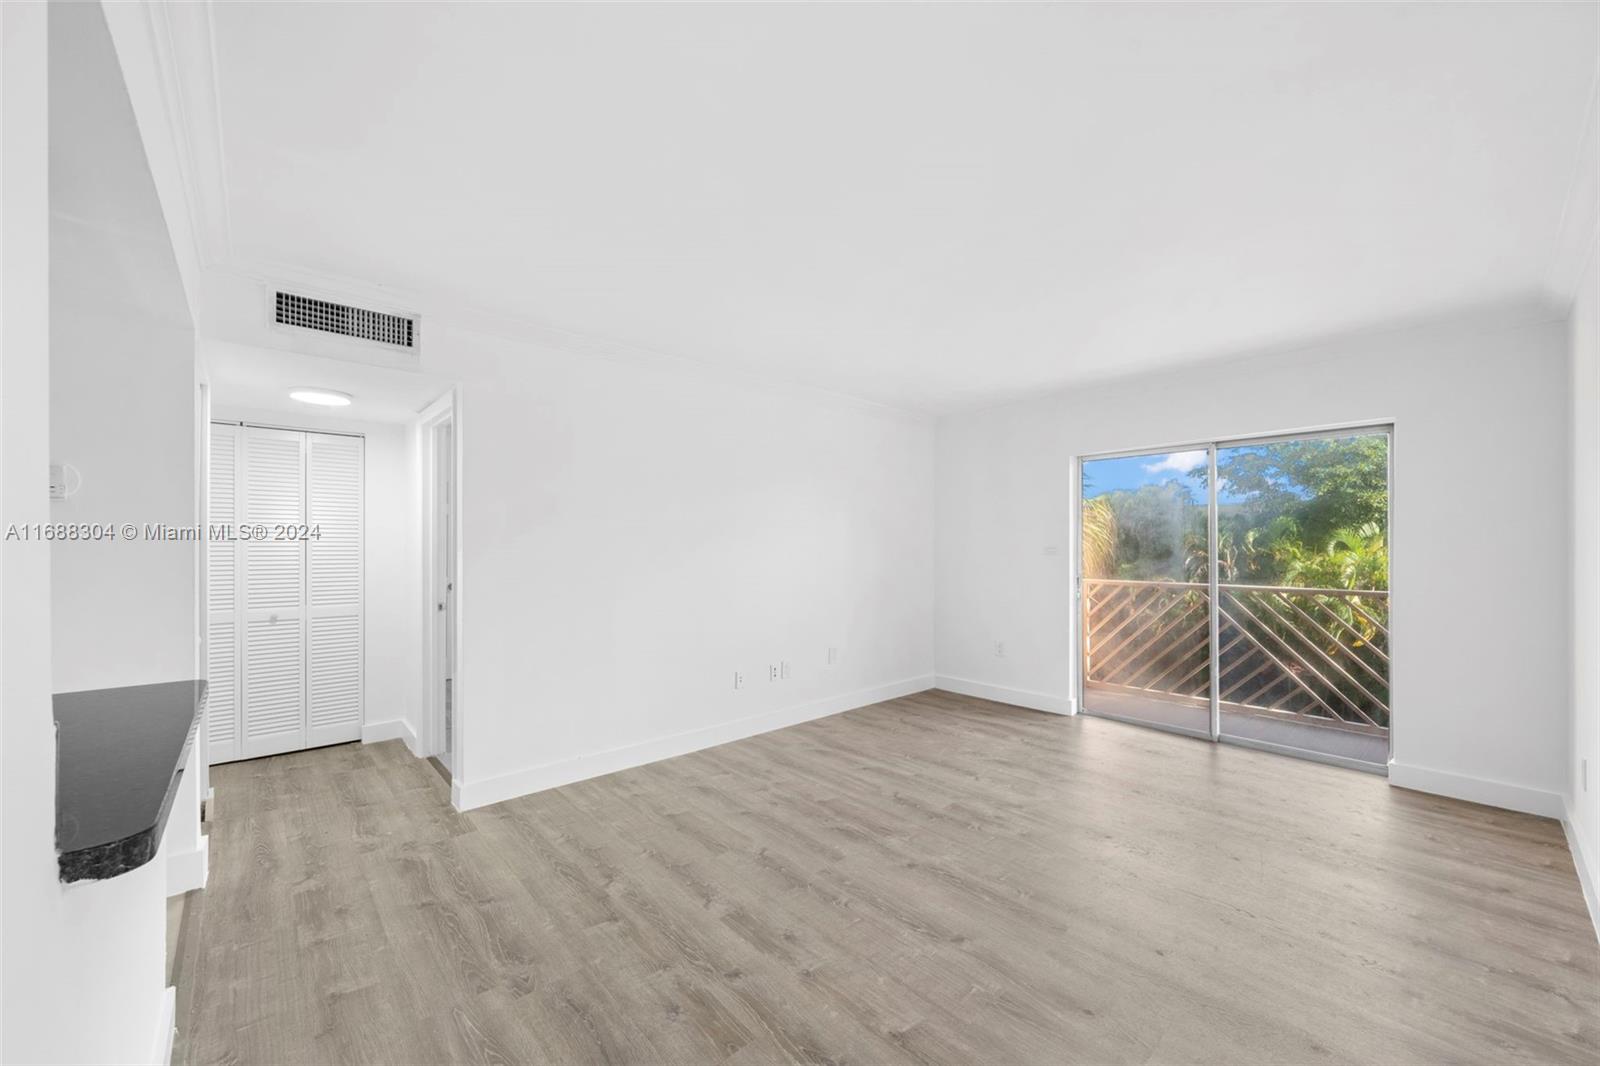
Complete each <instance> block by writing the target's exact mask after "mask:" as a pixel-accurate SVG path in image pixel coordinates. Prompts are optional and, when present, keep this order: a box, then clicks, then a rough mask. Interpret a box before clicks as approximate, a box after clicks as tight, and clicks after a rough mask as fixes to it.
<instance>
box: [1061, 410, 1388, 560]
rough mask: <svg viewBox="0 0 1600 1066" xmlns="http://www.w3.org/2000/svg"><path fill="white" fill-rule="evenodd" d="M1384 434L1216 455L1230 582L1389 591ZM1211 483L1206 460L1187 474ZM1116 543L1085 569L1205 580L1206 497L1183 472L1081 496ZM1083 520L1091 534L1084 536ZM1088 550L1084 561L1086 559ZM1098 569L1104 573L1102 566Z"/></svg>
mask: <svg viewBox="0 0 1600 1066" xmlns="http://www.w3.org/2000/svg"><path fill="white" fill-rule="evenodd" d="M1388 466H1389V455H1388V442H1387V440H1386V439H1385V438H1384V437H1382V436H1362V437H1343V438H1315V439H1310V440H1297V441H1283V442H1278V443H1273V444H1262V445H1248V446H1243V447H1238V448H1228V449H1224V450H1222V451H1221V452H1219V453H1218V457H1217V473H1218V476H1219V477H1221V478H1222V479H1223V484H1224V485H1225V493H1226V496H1227V497H1229V498H1231V499H1233V500H1235V501H1239V502H1233V503H1225V504H1223V505H1222V507H1221V508H1220V511H1219V514H1218V516H1217V549H1218V551H1217V564H1218V574H1217V577H1218V579H1219V580H1220V581H1223V582H1226V583H1241V584H1255V585H1293V586H1299V587H1304V588H1339V589H1387V588H1388V587H1389V550H1388V542H1387V536H1386V532H1385V531H1386V529H1387V526H1388V496H1389V469H1388ZM1189 476H1190V477H1192V478H1194V479H1196V480H1198V481H1200V482H1201V483H1202V485H1203V484H1204V481H1205V478H1206V470H1205V468H1204V467H1201V468H1199V469H1197V470H1195V471H1194V472H1193V473H1191V474H1190V475H1189ZM1091 504H1092V505H1094V506H1095V507H1097V508H1105V509H1107V510H1108V511H1109V514H1108V515H1106V516H1105V517H1104V518H1103V519H1102V520H1101V524H1102V526H1104V527H1105V528H1107V529H1109V530H1111V531H1112V535H1113V536H1114V542H1115V545H1116V550H1115V553H1114V558H1113V559H1112V560H1110V561H1107V560H1106V559H1105V558H1104V555H1103V554H1101V555H1099V556H1097V557H1096V566H1097V568H1098V570H1096V571H1090V570H1088V569H1087V568H1086V569H1085V574H1086V575H1087V576H1090V577H1103V576H1109V575H1111V574H1115V575H1116V576H1117V577H1122V578H1133V579H1181V580H1188V581H1205V580H1206V578H1207V573H1206V568H1207V561H1208V557H1209V554H1210V553H1209V552H1208V551H1207V538H1206V531H1205V507H1204V506H1203V504H1202V503H1201V502H1200V501H1199V499H1197V496H1196V493H1195V492H1194V490H1193V489H1191V488H1190V486H1188V485H1186V484H1184V483H1183V482H1182V481H1179V480H1178V479H1175V478H1174V479H1171V480H1169V481H1167V482H1165V483H1163V484H1160V485H1145V486H1142V487H1140V488H1138V489H1134V490H1132V491H1127V490H1124V491H1119V492H1112V493H1107V494H1105V495H1102V496H1097V497H1095V498H1094V499H1093V500H1090V501H1088V502H1086V503H1085V514H1086V516H1087V512H1088V508H1089V506H1090V505H1091ZM1088 532H1089V530H1088V521H1087V517H1086V520H1085V535H1086V538H1087V535H1088ZM1087 552H1088V549H1087V547H1086V549H1085V560H1086V561H1087V560H1088V557H1089V556H1088V554H1087ZM1102 571H1103V572H1102Z"/></svg>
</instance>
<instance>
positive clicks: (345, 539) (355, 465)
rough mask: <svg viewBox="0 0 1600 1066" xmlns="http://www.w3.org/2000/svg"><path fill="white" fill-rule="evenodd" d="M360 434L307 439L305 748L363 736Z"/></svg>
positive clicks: (320, 434) (361, 444)
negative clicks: (307, 608)
mask: <svg viewBox="0 0 1600 1066" xmlns="http://www.w3.org/2000/svg"><path fill="white" fill-rule="evenodd" d="M362 446H363V440H362V438H360V437H347V436H339V435H335V434H331V433H307V434H306V505H307V521H308V522H309V523H310V525H311V533H312V536H311V539H309V540H308V541H307V542H306V551H307V553H308V555H309V557H310V571H309V574H308V577H307V580H306V593H307V601H308V607H309V614H310V629H309V631H308V633H309V635H308V639H307V667H308V668H307V672H306V703H307V719H306V744H307V745H308V746H310V747H316V746H317V745H320V744H337V743H340V742H342V741H347V740H359V739H360V738H361V715H362V709H361V701H362V675H361V662H362V656H361V646H362V634H361V549H362V529H361V515H362V493H361V489H362V480H363V479H362V460H363V448H362Z"/></svg>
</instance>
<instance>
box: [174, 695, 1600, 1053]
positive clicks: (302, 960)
mask: <svg viewBox="0 0 1600 1066" xmlns="http://www.w3.org/2000/svg"><path fill="white" fill-rule="evenodd" d="M212 781H213V783H214V785H215V788H216V795H217V803H216V814H215V821H214V823H213V826H212V829H211V855H212V858H211V881H210V885H209V886H208V887H207V888H206V889H205V890H204V891H203V892H201V893H199V894H197V895H195V896H193V897H191V900H190V905H189V906H188V907H187V908H186V913H185V918H184V923H185V928H184V932H183V935H182V937H181V938H180V944H179V950H180V953H181V954H182V955H183V958H182V959H181V960H180V964H179V968H178V972H179V974H180V990H179V997H180V1008H179V1019H178V1020H179V1025H180V1029H181V1034H180V1038H179V1040H180V1044H179V1050H180V1055H182V1056H183V1057H184V1058H186V1059H187V1061H189V1062H191V1063H211V1062H233V1063H263V1064H266V1063H273V1064H276V1063H299V1062H371V1063H407V1062H561V1063H584V1062H634V1063H713V1062H729V1063H736V1064H748V1063H763V1062H790V1061H803V1062H857V1063H892V1062H984V1063H1063V1062H1094V1063H1116V1062H1138V1063H1143V1062H1182V1063H1189V1062H1226V1063H1242V1062H1263V1063H1267V1062H1270V1063H1320V1062H1394V1063H1418V1062H1451V1063H1460V1062H1483V1063H1512V1062H1583V1063H1591V1064H1592V1063H1595V1062H1596V1061H1597V1059H1600V948H1597V947H1596V943H1595V934H1594V931H1593V928H1592V927H1591V926H1590V924H1589V919H1588V916H1587V914H1586V913H1585V909H1584V903H1583V899H1582V896H1581V894H1580V890H1579V887H1578V882H1577V878H1576V875H1575V873H1574V871H1573V866H1572V860H1571V857H1570V856H1569V854H1568V851H1567V848H1566V844H1565V842H1564V840H1563V837H1562V832H1561V828H1560V826H1559V825H1558V824H1557V823H1555V822H1552V821H1548V820H1543V819H1538V818H1532V817H1528V816H1524V815H1518V814H1511V813H1507V812H1504V811H1498V810H1493V809H1490V808H1486V807H1477V806H1472V805H1470V804H1465V803H1458V802H1454V801H1451V800H1445V799H1439V798H1436V797H1431V796H1426V795H1422V794H1420V793H1413V792H1406V791H1402V790H1399V789H1393V788H1390V787H1389V786H1388V784H1387V783H1386V782H1385V781H1383V780H1382V779H1381V778H1379V777H1376V776H1373V775H1370V774H1363V773H1358V772H1354V771H1348V770H1340V769H1336V768H1333V767H1327V766H1320V765H1316V764H1313V763H1306V762H1298V761H1295V760H1292V759H1286V758H1281V757H1277V756H1273V755H1267V754H1263V753H1260V752H1254V751H1249V750H1245V749H1241V748H1236V747H1226V746H1222V747H1218V746H1213V745H1210V744H1206V743H1204V742H1201V741H1194V740H1188V739H1185V738H1181V737H1175V736H1170V735H1165V734H1161V733H1157V732H1153V731H1149V730H1143V729H1140V728H1138V727H1135V726H1129V725H1123V724H1120V723H1116V722H1109V721H1103V720H1096V719H1089V718H1059V717H1054V716H1050V715H1044V714H1038V713H1034V712H1029V711H1021V710H1017V709H1015V708H1008V707H1004V706H1001V705H999V704H993V703H987V702H984V701H982V700H974V699H968V698H966V697H961V696H953V695H950V694H946V693H940V692H929V693H924V694H922V695H919V696H913V697H908V698H905V699H900V700H894V701H891V702H889V703H883V704H878V705H876V706H873V707H868V708H864V709H862V710H858V711H852V712H849V713H847V714H842V715H838V716H835V717H832V718H827V719H823V720H820V721H816V722H811V723H807V724H805V725H801V726H796V727H793V728H790V729H784V730H781V731H778V732H775V733H769V734H766V735H764V736H760V737H754V738H751V739H749V740H743V741H739V742H737V743H734V744H728V745H725V746H723V747H719V748H714V749H711V750H708V751H703V752H699V753H696V754H693V755H687V756H684V757H682V758H677V759H672V760H669V761H667V762H662V763H657V764H654V765H651V766H646V767H642V768H639V769H635V770H628V771H624V772H621V773H616V774H612V775H610V776H608V777H603V778H599V779H596V780H592V781H586V782H583V783H581V784H577V785H572V786H568V787H566V788H561V789H555V790H552V791H549V792H544V793H540V794H538V795H535V796H529V797H525V798H522V799H518V800H513V801H510V802H507V803H502V804H498V805H496V806H493V807H488V808H484V809H481V810H476V811H472V812H469V813H466V814H458V813H456V812H455V811H453V810H452V809H451V808H450V806H449V803H448V799H447V792H446V787H445V785H444V782H443V781H442V780H441V779H440V776H439V774H438V773H437V772H435V770H434V769H433V768H432V767H430V766H429V765H428V764H427V763H425V762H422V761H419V760H416V759H413V758H412V757H411V756H410V755H409V753H407V751H406V750H405V748H404V747H403V746H401V745H400V744H399V743H398V742H391V743H387V744H380V745H373V746H368V747H363V746H360V745H348V746H344V747H338V748H326V749H322V750H319V751H310V752H301V753H296V754H291V755H283V756H277V757H274V758H270V759H262V760H258V761H254V762H244V763H235V764H230V765H226V766H219V767H216V768H215V769H214V770H213V772H212Z"/></svg>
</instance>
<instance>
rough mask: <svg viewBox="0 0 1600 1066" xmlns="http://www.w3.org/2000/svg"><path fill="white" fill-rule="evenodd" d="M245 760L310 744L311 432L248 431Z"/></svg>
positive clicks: (253, 428)
mask: <svg viewBox="0 0 1600 1066" xmlns="http://www.w3.org/2000/svg"><path fill="white" fill-rule="evenodd" d="M242 432H243V441H244V457H243V463H242V464H241V470H240V472H241V475H242V477H241V479H240V480H241V484H240V494H241V496H242V500H243V507H242V517H243V524H244V527H246V528H245V532H248V534H249V537H248V539H245V540H242V542H241V545H240V548H241V552H242V555H243V560H244V612H243V613H244V670H243V682H244V684H243V694H242V695H243V706H244V715H243V731H242V733H243V735H242V737H241V744H240V754H241V755H243V756H244V757H245V758H254V757H255V756H258V755H275V754H277V753H278V752H281V751H295V750H297V749H300V748H303V747H305V746H306V714H305V711H306V684H305V626H306V605H305V562H306V552H305V541H304V539H302V538H299V537H290V536H287V535H283V534H284V531H285V530H288V529H292V528H294V527H299V526H303V525H305V521H306V516H305V438H306V435H305V434H304V433H296V432H292V431H289V430H281V429H261V428H258V427H256V426H245V427H244V429H243V431H242Z"/></svg>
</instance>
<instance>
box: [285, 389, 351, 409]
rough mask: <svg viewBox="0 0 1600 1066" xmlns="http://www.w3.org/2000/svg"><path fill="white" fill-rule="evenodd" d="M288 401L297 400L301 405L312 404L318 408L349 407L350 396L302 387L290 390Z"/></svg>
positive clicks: (332, 391) (344, 393) (327, 390)
mask: <svg viewBox="0 0 1600 1066" xmlns="http://www.w3.org/2000/svg"><path fill="white" fill-rule="evenodd" d="M289 399H291V400H299V401H300V402H301V403H314V404H316V405H317V406H318V407H349V406H350V394H349V393H348V392H335V391H334V390H332V389H312V388H307V387H305V386H303V385H302V386H298V387H296V388H292V389H290V390H289Z"/></svg>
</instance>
